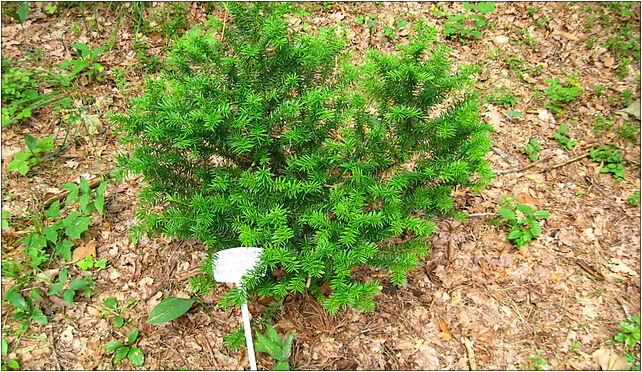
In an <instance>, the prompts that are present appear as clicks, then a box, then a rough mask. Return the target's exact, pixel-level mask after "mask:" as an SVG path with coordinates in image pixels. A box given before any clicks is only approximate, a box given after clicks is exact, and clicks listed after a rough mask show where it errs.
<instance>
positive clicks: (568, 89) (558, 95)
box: [544, 77, 582, 113]
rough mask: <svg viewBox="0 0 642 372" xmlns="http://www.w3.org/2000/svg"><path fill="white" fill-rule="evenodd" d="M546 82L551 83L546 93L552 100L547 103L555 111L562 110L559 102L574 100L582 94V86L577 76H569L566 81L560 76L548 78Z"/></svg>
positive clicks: (545, 90)
mask: <svg viewBox="0 0 642 372" xmlns="http://www.w3.org/2000/svg"><path fill="white" fill-rule="evenodd" d="M545 82H546V83H548V84H549V85H548V87H547V88H546V89H544V94H545V95H546V96H548V98H549V99H550V100H551V101H552V102H547V104H546V105H547V107H549V108H550V109H551V110H552V111H553V112H555V113H559V112H560V111H561V109H560V107H559V106H558V105H559V104H561V103H568V102H572V101H574V100H576V99H577V98H578V97H580V96H581V95H582V87H581V85H580V83H579V81H578V80H577V79H575V78H572V77H567V78H565V81H564V82H562V81H561V80H560V79H559V78H554V79H546V80H545Z"/></svg>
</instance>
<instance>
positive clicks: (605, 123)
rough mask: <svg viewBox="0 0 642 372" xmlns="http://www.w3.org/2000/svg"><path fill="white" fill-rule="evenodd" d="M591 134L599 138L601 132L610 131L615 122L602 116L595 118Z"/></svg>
mask: <svg viewBox="0 0 642 372" xmlns="http://www.w3.org/2000/svg"><path fill="white" fill-rule="evenodd" d="M592 125H593V133H594V134H595V135H596V136H600V132H601V131H605V130H610V129H612V128H613V127H614V126H615V122H614V121H613V118H612V117H610V116H609V117H608V119H607V118H605V117H604V116H602V115H596V116H595V122H593V124H592Z"/></svg>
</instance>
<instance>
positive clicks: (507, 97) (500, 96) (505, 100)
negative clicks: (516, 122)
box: [486, 89, 519, 108]
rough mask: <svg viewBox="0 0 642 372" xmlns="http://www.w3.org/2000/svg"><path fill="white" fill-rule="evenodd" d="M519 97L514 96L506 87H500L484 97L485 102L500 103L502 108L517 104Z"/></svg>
mask: <svg viewBox="0 0 642 372" xmlns="http://www.w3.org/2000/svg"><path fill="white" fill-rule="evenodd" d="M518 100H519V97H516V96H515V95H513V94H512V93H510V92H507V91H506V89H500V90H498V91H497V92H494V93H491V94H490V95H489V96H488V97H486V102H488V103H492V104H495V105H502V106H503V107H504V108H510V107H513V106H515V105H516V104H517V101H518Z"/></svg>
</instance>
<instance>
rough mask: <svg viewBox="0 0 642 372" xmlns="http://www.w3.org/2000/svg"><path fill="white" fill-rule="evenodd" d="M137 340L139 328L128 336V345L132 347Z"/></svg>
mask: <svg viewBox="0 0 642 372" xmlns="http://www.w3.org/2000/svg"><path fill="white" fill-rule="evenodd" d="M137 338H138V328H134V329H132V330H131V331H130V332H129V334H128V335H127V345H132V344H133V343H134V341H136V339H137Z"/></svg>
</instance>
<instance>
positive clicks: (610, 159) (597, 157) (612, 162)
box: [589, 143, 626, 182]
mask: <svg viewBox="0 0 642 372" xmlns="http://www.w3.org/2000/svg"><path fill="white" fill-rule="evenodd" d="M621 151H622V150H620V149H619V148H618V147H617V145H616V144H614V143H611V144H608V145H599V146H595V147H593V148H591V151H590V152H589V158H591V160H593V161H596V162H598V163H602V164H603V166H602V168H601V169H600V173H611V174H613V177H615V182H620V181H622V180H623V179H624V174H625V172H626V171H625V169H624V164H623V161H624V158H622V156H621V155H620V152H621Z"/></svg>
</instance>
